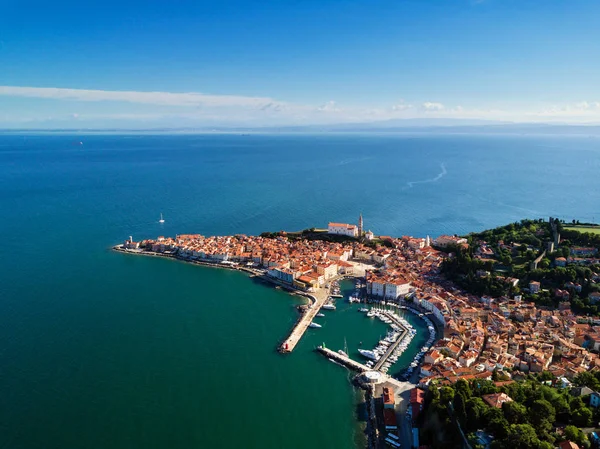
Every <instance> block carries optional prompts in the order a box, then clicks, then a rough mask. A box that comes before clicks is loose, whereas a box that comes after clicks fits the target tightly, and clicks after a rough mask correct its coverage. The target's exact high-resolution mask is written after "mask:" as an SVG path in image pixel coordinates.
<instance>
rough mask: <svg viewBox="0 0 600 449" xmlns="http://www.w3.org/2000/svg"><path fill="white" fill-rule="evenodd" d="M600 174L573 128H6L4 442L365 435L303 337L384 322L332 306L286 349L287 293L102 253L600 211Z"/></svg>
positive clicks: (452, 229) (373, 333)
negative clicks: (164, 242) (141, 243)
mask: <svg viewBox="0 0 600 449" xmlns="http://www.w3.org/2000/svg"><path fill="white" fill-rule="evenodd" d="M80 141H82V142H83V145H79V142H80ZM599 173H600V140H599V139H597V138H583V137H560V136H556V137H549V136H544V137H534V136H510V137H507V136H467V135H454V136H441V135H435V136H427V135H302V136H298V135H273V136H265V135H248V136H240V135H176V136H166V135H146V136H137V135H114V136H107V135H0V211H1V221H0V231H2V237H3V240H2V255H3V257H2V258H0V398H1V399H0V400H1V401H2V407H0V447H6V448H38V447H39V448H42V447H44V448H46V447H57V448H58V447H61V448H63V447H82V448H92V447H93V448H96V447H97V448H105V447H111V448H117V447H119V448H130V447H146V448H150V447H157V448H159V447H174V448H189V447H224V448H228V447H240V446H243V447H261V448H279V447H293V448H305V447H306V448H309V447H310V448H314V447H324V446H328V447H334V446H335V447H351V446H352V445H353V444H355V442H359V443H358V444H360V429H358V430H357V427H356V426H355V422H356V413H355V410H354V409H353V403H354V402H353V401H354V396H353V393H352V390H351V388H350V387H349V385H348V383H347V382H346V380H345V373H344V372H343V370H341V369H340V368H339V367H337V366H335V365H332V364H330V363H329V362H327V361H326V360H322V358H321V357H320V356H318V355H317V354H314V353H313V351H312V349H313V347H314V345H316V344H319V343H320V342H321V341H322V340H328V344H331V345H332V347H335V348H337V347H340V348H341V346H342V344H343V341H344V338H347V340H348V341H349V343H351V344H352V342H356V341H358V340H361V341H363V340H364V341H365V342H368V344H371V343H374V342H375V341H377V339H378V336H379V334H380V333H381V332H382V330H381V329H380V328H378V327H377V325H376V324H368V325H365V326H364V329H358V327H359V326H358V325H357V323H359V321H357V320H358V318H357V315H356V314H354V313H353V312H352V313H351V312H350V311H348V312H347V313H346V314H344V313H340V314H338V315H336V316H333V317H327V320H328V321H330V323H331V324H330V329H327V326H325V327H324V328H323V329H322V330H323V332H322V333H318V332H317V331H319V330H311V332H310V334H308V335H307V336H306V338H305V339H304V340H303V341H302V343H301V344H300V345H299V347H298V348H297V350H296V351H295V352H294V353H293V354H292V355H291V356H289V357H280V356H279V355H277V354H275V353H274V348H275V346H276V344H277V342H278V341H279V340H280V339H281V338H282V337H283V336H285V334H286V332H287V330H288V329H289V327H290V325H291V323H293V321H294V319H295V316H296V315H295V313H296V312H295V311H294V308H293V306H294V305H295V304H297V302H296V300H294V299H292V298H290V297H289V296H287V295H285V294H284V293H282V292H279V291H276V290H273V289H268V288H265V287H264V286H262V285H257V284H255V283H253V282H251V281H250V280H249V279H247V278H246V277H245V276H243V275H241V274H238V273H228V272H222V271H219V270H211V269H203V268H198V267H190V266H187V265H184V264H179V263H175V262H171V261H164V260H156V259H143V260H141V258H135V257H132V256H131V257H127V256H124V255H121V254H116V253H112V252H110V251H109V250H108V248H109V247H110V246H111V245H113V244H115V243H117V242H120V241H122V240H124V239H125V238H127V237H128V236H129V235H132V236H133V237H134V238H135V239H143V238H147V237H156V236H157V235H174V234H176V233H186V232H198V233H202V234H205V235H211V234H234V233H246V234H256V233H260V232H262V231H266V230H270V231H277V230H280V229H287V230H298V229H302V228H306V227H312V226H316V227H324V226H326V225H327V222H328V221H342V222H346V221H347V222H355V221H356V220H357V217H358V214H359V213H362V214H363V217H364V221H365V228H367V229H371V230H373V231H374V232H375V233H376V234H387V235H403V234H410V235H415V236H425V235H428V234H429V235H431V236H437V235H439V234H442V233H458V234H461V233H466V232H469V231H477V230H482V229H485V228H488V227H493V226H497V225H501V224H504V223H506V222H511V221H515V220H519V219H521V218H525V217H528V218H537V217H546V216H548V215H552V216H558V217H562V218H565V219H572V218H577V219H580V220H582V221H593V220H596V221H598V220H600V177H599V176H598V174H599ZM161 212H162V213H163V214H164V217H165V219H166V223H165V224H164V225H160V224H159V223H158V217H159V214H160V213H161ZM340 312H341V311H340ZM345 317H347V318H345ZM346 329H351V330H352V335H350V334H349V332H348V331H346ZM228 392H229V393H230V394H231V396H227V393H228ZM225 397H228V398H229V397H231V398H233V399H232V400H231V401H227V400H224V398H225ZM256 398H260V399H259V400H258V401H257V400H256ZM232 429H237V431H236V432H232Z"/></svg>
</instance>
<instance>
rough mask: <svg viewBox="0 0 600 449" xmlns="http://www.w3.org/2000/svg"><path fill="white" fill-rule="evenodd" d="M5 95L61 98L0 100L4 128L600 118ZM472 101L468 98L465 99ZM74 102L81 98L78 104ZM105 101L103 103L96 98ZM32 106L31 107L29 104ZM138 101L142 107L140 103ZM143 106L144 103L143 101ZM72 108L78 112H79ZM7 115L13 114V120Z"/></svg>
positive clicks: (558, 111) (123, 95)
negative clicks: (15, 103)
mask: <svg viewBox="0 0 600 449" xmlns="http://www.w3.org/2000/svg"><path fill="white" fill-rule="evenodd" d="M1 96H13V97H29V98H40V99H53V100H56V101H57V102H56V103H52V104H51V105H50V104H45V103H42V105H41V106H44V107H39V108H38V107H31V106H29V105H27V103H24V104H23V106H24V107H23V108H22V109H21V110H20V111H18V112H15V110H14V108H13V107H12V106H9V105H8V102H5V106H4V107H3V106H2V102H1V101H0V114H2V113H4V114H6V116H5V118H4V119H3V118H2V117H1V116H0V127H1V125H2V124H3V123H10V122H17V121H18V122H23V121H39V120H46V119H47V117H46V116H47V114H48V113H50V114H51V115H53V116H54V117H55V118H56V117H60V119H61V120H66V118H67V117H68V119H69V120H70V121H71V122H75V121H77V122H79V123H82V124H84V123H93V122H94V121H98V120H102V119H106V120H108V119H114V120H123V121H124V122H127V121H129V122H133V121H136V120H137V121H142V120H143V121H155V122H156V123H157V124H160V123H161V121H164V122H165V123H166V122H169V123H180V122H181V121H186V122H187V123H192V124H198V125H202V124H206V123H210V124H223V125H227V124H234V123H248V124H256V125H267V126H268V125H275V124H277V125H280V124H281V125H285V124H332V123H356V122H371V121H380V120H390V119H412V118H426V119H437V118H455V119H487V120H501V121H511V122H556V121H561V122H565V123H566V122H569V123H591V122H600V101H597V100H588V101H580V102H573V103H565V104H556V105H547V106H543V105H539V104H532V105H530V106H520V107H517V106H513V107H511V106H510V105H505V106H504V107H503V108H494V107H489V106H486V105H478V106H468V107H467V106H461V105H457V104H449V103H447V102H444V103H441V102H435V101H425V102H419V101H416V100H413V102H406V101H405V100H399V101H398V102H396V103H392V104H387V105H381V104H379V105H374V104H365V105H361V106H356V105H352V104H347V103H344V104H343V105H340V104H338V103H337V102H335V101H333V100H330V101H327V102H324V103H323V104H321V105H318V104H316V105H315V104H312V105H311V104H297V103H286V102H283V101H277V100H274V99H272V98H270V97H246V96H238V95H207V94H202V93H196V92H188V93H174V92H138V91H107V90H85V89H63V88H40V87H18V86H0V97H1ZM465 101H468V99H465ZM74 102H77V104H76V105H74ZM99 102H104V103H105V104H103V105H99V104H97V103H99ZM26 105H27V106H26ZM136 105H137V106H136ZM140 105H141V106H140ZM73 110H76V111H77V112H76V113H74V112H73ZM6 117H9V118H8V119H7V118H6Z"/></svg>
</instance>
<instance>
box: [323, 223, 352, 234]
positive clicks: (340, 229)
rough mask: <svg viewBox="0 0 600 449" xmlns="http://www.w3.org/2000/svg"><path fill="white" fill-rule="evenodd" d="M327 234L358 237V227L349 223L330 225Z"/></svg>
mask: <svg viewBox="0 0 600 449" xmlns="http://www.w3.org/2000/svg"><path fill="white" fill-rule="evenodd" d="M327 233H328V234H336V235H345V236H348V237H358V226H356V225H352V224H348V223H329V225H328V226H327Z"/></svg>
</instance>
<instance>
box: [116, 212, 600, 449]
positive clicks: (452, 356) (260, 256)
mask: <svg viewBox="0 0 600 449" xmlns="http://www.w3.org/2000/svg"><path fill="white" fill-rule="evenodd" d="M114 249H116V250H118V251H123V252H127V253H136V254H147V255H155V256H164V257H172V258H177V259H181V260H185V261H189V262H192V263H198V264H204V265H212V266H220V267H226V268H230V269H237V270H243V271H247V272H249V273H250V274H251V275H252V276H257V277H260V278H262V279H264V280H266V281H268V282H271V283H274V284H276V285H278V286H280V287H282V288H285V289H286V290H288V291H291V292H293V293H296V294H300V295H303V296H306V297H307V298H308V299H309V304H308V305H307V306H304V307H302V308H301V314H300V316H299V318H298V321H297V322H296V324H295V326H294V328H293V329H292V330H291V333H290V335H289V336H288V337H287V338H286V339H285V340H283V341H282V342H281V343H280V345H279V346H278V348H279V350H280V352H282V353H287V352H292V351H293V349H294V347H295V346H296V344H297V343H298V341H299V340H300V339H301V337H302V335H303V334H304V333H305V332H306V331H307V329H308V328H318V327H321V325H319V324H318V322H317V321H318V320H317V318H318V317H319V316H322V313H321V312H322V311H323V310H331V311H334V310H335V309H336V306H335V301H336V300H338V301H340V300H343V299H342V298H343V296H342V295H340V294H339V284H338V283H339V281H340V280H341V279H344V278H351V279H353V280H354V282H355V287H356V290H355V293H354V294H353V295H351V296H350V297H349V298H348V300H349V301H350V302H356V303H358V305H359V306H360V309H358V310H359V311H360V312H362V313H365V314H366V315H367V316H368V317H373V318H378V319H381V320H382V321H383V322H385V323H386V324H388V325H389V326H390V330H389V332H388V335H387V336H386V338H384V339H383V340H382V341H380V343H379V345H378V346H377V347H376V348H374V349H373V350H367V349H360V350H359V352H360V354H361V356H363V357H364V358H365V359H367V361H366V362H364V363H363V361H356V360H352V359H351V358H350V356H349V355H348V351H347V349H346V348H345V350H339V351H337V352H336V351H332V350H330V349H328V348H326V347H325V345H323V346H321V347H319V348H318V349H319V351H320V352H322V353H323V354H324V355H325V356H326V357H327V358H328V359H329V360H331V361H332V362H335V363H338V364H341V365H344V366H346V367H347V368H349V369H350V370H353V371H356V372H357V376H356V378H355V382H356V384H357V385H359V386H360V387H361V388H363V389H364V390H365V392H366V399H365V400H366V401H367V402H368V403H369V404H370V405H369V407H368V409H369V419H368V429H367V433H368V436H369V444H370V445H371V447H384V446H388V447H411V446H412V447H420V448H423V447H463V446H464V445H468V446H470V447H473V448H475V447H477V448H488V447H490V448H504V447H507V448H508V447H519V448H521V447H528V448H529V447H531V448H552V447H560V448H575V447H590V445H596V447H597V445H598V443H599V442H600V441H599V440H598V436H597V435H596V433H595V432H594V431H593V426H594V425H595V423H597V422H598V420H599V419H600V408H599V405H600V356H599V355H598V351H599V349H600V328H599V327H598V326H599V325H600V317H599V315H600V313H599V312H600V308H599V304H598V302H599V301H600V258H599V256H598V252H599V249H600V227H598V226H597V225H594V224H581V223H579V222H577V221H576V220H573V221H571V222H568V223H567V222H565V221H563V220H559V219H556V218H552V217H550V218H548V219H535V220H522V221H521V222H517V223H511V224H508V225H506V226H501V227H498V228H495V229H492V230H486V231H483V232H478V233H471V234H468V235H465V236H457V235H442V236H438V237H436V238H433V239H432V238H430V237H429V236H427V237H425V238H415V237H409V236H402V237H392V236H384V235H375V234H374V233H373V232H371V231H370V230H366V228H365V227H364V224H363V217H362V215H361V216H360V217H359V219H358V223H357V224H347V223H335V222H331V223H329V224H328V227H327V228H326V229H316V228H312V229H307V230H304V231H299V232H285V231H280V232H272V233H271V232H266V233H263V234H261V235H260V236H246V235H234V236H214V237H204V236H202V235H199V234H180V235H177V236H175V237H164V236H160V237H158V238H156V239H144V240H141V241H134V240H133V238H131V237H130V238H129V239H128V240H126V241H125V242H124V243H123V244H120V245H117V246H115V247H114ZM406 314H414V316H418V317H419V318H421V319H422V320H424V322H425V323H426V325H427V327H428V328H429V332H430V334H431V335H430V338H429V340H428V341H427V343H426V345H425V346H424V347H423V348H421V350H420V351H418V352H417V353H416V355H415V357H414V361H413V362H412V364H410V366H407V367H406V370H405V372H404V374H403V375H402V376H400V377H397V378H394V377H392V376H389V375H388V374H387V370H388V369H389V367H390V366H391V365H392V364H393V363H395V362H396V360H398V358H399V356H400V355H401V354H402V353H403V352H404V351H405V350H406V348H407V347H408V346H409V344H410V342H411V339H412V338H413V336H414V335H415V333H416V332H417V331H416V330H415V328H414V326H412V325H411V324H410V323H409V322H408V321H407V320H406V319H405V317H406ZM467 417H468V418H467ZM439 423H444V424H443V425H442V426H439ZM468 446H467V447H468Z"/></svg>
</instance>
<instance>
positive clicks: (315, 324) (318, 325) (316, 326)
mask: <svg viewBox="0 0 600 449" xmlns="http://www.w3.org/2000/svg"><path fill="white" fill-rule="evenodd" d="M308 327H314V328H319V327H323V326H321V325H320V324H317V323H310V324H309V325H308Z"/></svg>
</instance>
